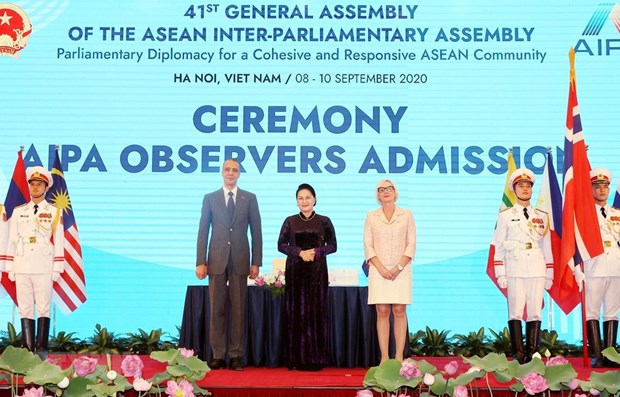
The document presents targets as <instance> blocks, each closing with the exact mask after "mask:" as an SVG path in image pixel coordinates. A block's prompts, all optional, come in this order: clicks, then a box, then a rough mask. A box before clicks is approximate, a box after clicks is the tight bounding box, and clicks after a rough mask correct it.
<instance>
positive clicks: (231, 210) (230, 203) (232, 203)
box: [226, 192, 235, 222]
mask: <svg viewBox="0 0 620 397" xmlns="http://www.w3.org/2000/svg"><path fill="white" fill-rule="evenodd" d="M226 210H227V211H228V220H229V221H230V222H232V219H233V215H234V214H235V200H234V199H233V192H228V204H227V205H226Z"/></svg>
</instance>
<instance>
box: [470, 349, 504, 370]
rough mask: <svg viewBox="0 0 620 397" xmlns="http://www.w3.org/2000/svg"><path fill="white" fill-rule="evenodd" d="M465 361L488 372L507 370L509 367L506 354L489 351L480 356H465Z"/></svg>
mask: <svg viewBox="0 0 620 397" xmlns="http://www.w3.org/2000/svg"><path fill="white" fill-rule="evenodd" d="M463 361H464V362H466V363H468V364H469V365H471V366H472V367H473V366H476V367H480V368H482V369H483V370H484V371H486V372H495V371H505V370H506V369H508V359H507V358H506V355H505V354H503V353H502V354H497V353H489V354H487V355H486V356H484V357H482V358H480V357H478V356H474V357H471V358H466V357H464V358H463Z"/></svg>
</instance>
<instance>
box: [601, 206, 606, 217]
mask: <svg viewBox="0 0 620 397" xmlns="http://www.w3.org/2000/svg"><path fill="white" fill-rule="evenodd" d="M601 214H603V218H607V212H605V207H601Z"/></svg>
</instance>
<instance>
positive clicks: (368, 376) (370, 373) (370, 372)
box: [362, 367, 379, 387]
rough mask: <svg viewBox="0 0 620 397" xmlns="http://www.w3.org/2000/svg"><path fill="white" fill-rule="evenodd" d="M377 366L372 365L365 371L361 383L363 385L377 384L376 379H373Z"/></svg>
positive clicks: (372, 385)
mask: <svg viewBox="0 0 620 397" xmlns="http://www.w3.org/2000/svg"><path fill="white" fill-rule="evenodd" d="M377 368H379V367H372V368H370V369H369V370H368V371H366V375H364V382H363V383H362V384H363V385H364V387H375V386H377V380H376V379H375V374H376V372H377Z"/></svg>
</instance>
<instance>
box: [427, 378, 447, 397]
mask: <svg viewBox="0 0 620 397" xmlns="http://www.w3.org/2000/svg"><path fill="white" fill-rule="evenodd" d="M433 377H434V378H435V382H434V383H433V384H432V385H431V386H430V389H431V391H432V392H433V393H435V395H437V396H441V395H443V394H445V393H446V387H447V385H446V380H445V379H444V378H443V376H442V375H441V374H435V375H433Z"/></svg>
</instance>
